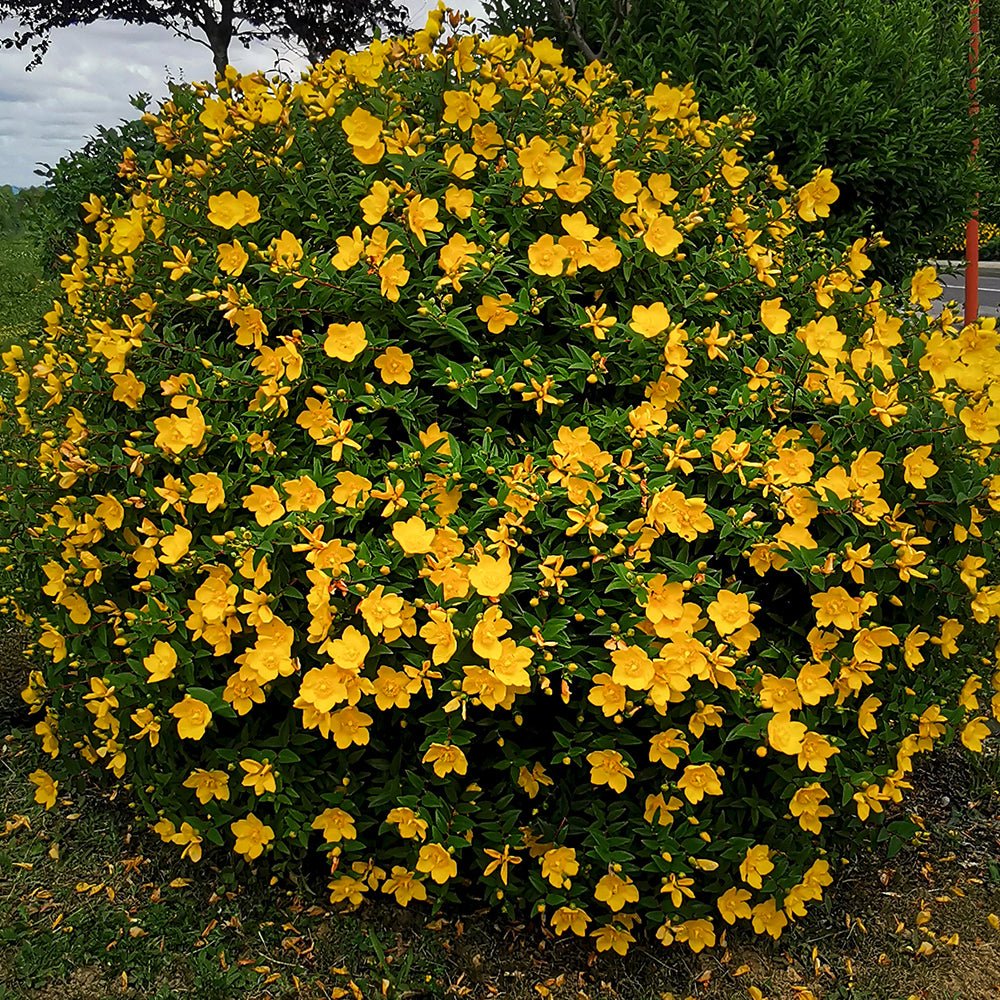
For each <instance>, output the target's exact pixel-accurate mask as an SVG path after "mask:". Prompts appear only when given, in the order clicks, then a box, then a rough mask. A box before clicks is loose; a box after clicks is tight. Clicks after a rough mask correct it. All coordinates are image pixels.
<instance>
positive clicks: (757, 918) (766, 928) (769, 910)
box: [751, 899, 788, 941]
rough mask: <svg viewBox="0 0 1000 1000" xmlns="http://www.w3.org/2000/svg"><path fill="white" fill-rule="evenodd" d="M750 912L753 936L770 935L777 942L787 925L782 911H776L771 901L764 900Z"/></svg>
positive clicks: (776, 908)
mask: <svg viewBox="0 0 1000 1000" xmlns="http://www.w3.org/2000/svg"><path fill="white" fill-rule="evenodd" d="M751 912H752V921H751V922H752V924H753V929H754V933H755V934H770V936H771V937H773V938H774V939H775V941H777V940H778V938H779V937H781V932H782V931H783V930H784V929H785V927H786V926H787V925H788V918H787V917H786V916H785V913H784V911H783V910H780V909H778V907H777V906H776V905H775V902H774V900H773V899H765V900H764V902H763V903H758V904H757V905H756V906H755V907H754V908H753V910H752V911H751Z"/></svg>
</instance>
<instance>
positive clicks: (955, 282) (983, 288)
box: [938, 266, 1000, 316]
mask: <svg viewBox="0 0 1000 1000" xmlns="http://www.w3.org/2000/svg"><path fill="white" fill-rule="evenodd" d="M938 281H940V282H941V284H942V285H944V294H943V295H942V296H941V299H942V300H944V301H947V300H948V299H956V300H957V301H958V303H959V306H960V307H961V308H964V306H965V272H964V271H959V272H958V273H957V274H940V273H939V274H938ZM939 301H940V300H939ZM979 314H980V316H1000V268H996V267H995V266H994V267H993V268H989V269H984V270H983V271H981V272H980V274H979Z"/></svg>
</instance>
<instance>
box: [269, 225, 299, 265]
mask: <svg viewBox="0 0 1000 1000" xmlns="http://www.w3.org/2000/svg"><path fill="white" fill-rule="evenodd" d="M303 254H304V251H303V249H302V244H301V243H300V242H299V241H298V238H297V237H296V235H295V234H294V233H293V232H291V231H290V230H288V229H283V230H282V231H281V235H280V236H279V237H278V238H277V239H275V240H272V242H271V247H270V255H271V262H272V269H278V270H285V271H294V270H295V269H296V268H297V267H298V266H299V264H301V263H302V257H303Z"/></svg>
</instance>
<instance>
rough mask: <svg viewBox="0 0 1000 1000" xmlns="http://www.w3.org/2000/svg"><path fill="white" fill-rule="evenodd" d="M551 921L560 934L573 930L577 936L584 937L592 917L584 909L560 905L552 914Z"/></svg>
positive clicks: (553, 927)
mask: <svg viewBox="0 0 1000 1000" xmlns="http://www.w3.org/2000/svg"><path fill="white" fill-rule="evenodd" d="M549 923H550V925H551V926H552V929H553V930H554V931H555V932H556V934H558V935H560V936H561V935H563V934H565V933H566V932H567V931H572V932H573V933H574V934H575V935H576V936H577V937H584V936H585V935H586V933H587V924H589V923H590V917H589V916H588V915H587V913H586V912H585V911H584V910H581V909H579V908H578V907H576V906H560V907H559V909H558V910H556V911H555V912H554V913H553V914H552V916H551V918H550V919H549Z"/></svg>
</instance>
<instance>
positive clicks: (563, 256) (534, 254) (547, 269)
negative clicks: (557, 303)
mask: <svg viewBox="0 0 1000 1000" xmlns="http://www.w3.org/2000/svg"><path fill="white" fill-rule="evenodd" d="M567 257H568V255H567V253H566V249H565V247H563V246H562V244H561V243H557V242H556V241H555V240H554V239H553V238H552V237H551V236H550V235H549V234H548V233H546V234H545V235H544V236H540V237H539V238H538V239H537V240H535V242H534V243H532V244H531V246H529V247H528V266H529V267H530V268H531V270H532V272H533V273H534V274H542V275H546V276H548V277H550V278H558V277H559V276H560V275H561V274H562V273H563V270H564V269H565V266H566V260H567Z"/></svg>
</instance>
